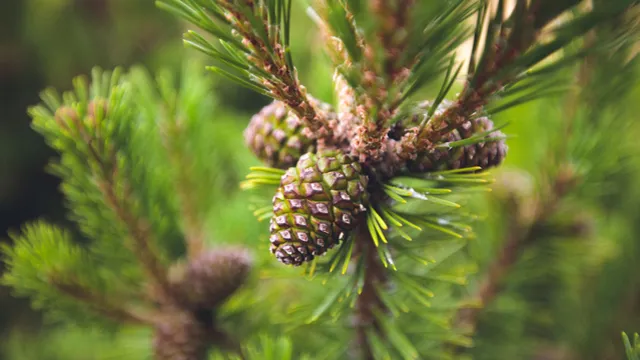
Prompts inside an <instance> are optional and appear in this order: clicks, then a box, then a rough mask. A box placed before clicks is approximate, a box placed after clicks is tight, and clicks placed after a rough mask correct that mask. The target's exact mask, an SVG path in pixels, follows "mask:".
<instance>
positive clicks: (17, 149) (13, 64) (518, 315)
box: [0, 0, 640, 360]
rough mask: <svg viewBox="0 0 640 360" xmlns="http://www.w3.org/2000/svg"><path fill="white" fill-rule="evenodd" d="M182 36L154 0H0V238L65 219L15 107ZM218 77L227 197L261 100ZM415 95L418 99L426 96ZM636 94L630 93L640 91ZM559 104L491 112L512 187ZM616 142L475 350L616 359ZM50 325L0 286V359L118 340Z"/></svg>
mask: <svg viewBox="0 0 640 360" xmlns="http://www.w3.org/2000/svg"><path fill="white" fill-rule="evenodd" d="M295 14H296V15H297V16H294V22H293V27H294V31H292V34H293V39H292V44H293V56H294V60H295V62H296V64H297V67H298V69H299V71H300V77H301V79H302V81H303V83H304V84H305V85H306V86H307V88H308V89H309V91H310V92H311V93H313V94H314V96H315V97H317V98H320V99H322V100H325V101H330V100H331V99H332V96H333V95H332V90H331V76H332V72H331V69H330V68H329V67H328V66H327V63H326V62H325V61H324V55H323V53H322V48H321V43H320V41H319V39H318V38H317V37H316V36H317V35H316V34H315V33H314V31H313V29H312V25H311V22H310V21H309V20H308V19H307V18H306V16H305V15H304V13H303V11H302V9H301V8H297V9H296V12H295ZM184 30H185V24H182V23H180V22H179V21H178V20H176V19H175V18H173V17H172V16H170V15H168V14H166V13H164V12H162V11H160V10H158V9H157V8H156V7H155V6H154V4H153V1H152V0H2V1H0V241H3V242H7V241H10V240H9V239H8V236H7V234H8V232H10V231H17V230H19V229H20V226H21V224H23V223H25V222H27V221H30V220H33V219H37V218H45V219H48V220H50V221H52V222H55V223H59V224H63V225H65V226H73V225H72V224H70V223H68V222H67V221H66V220H65V210H64V207H63V203H62V196H61V194H60V192H59V191H58V188H57V187H58V184H59V183H58V180H57V179H56V178H54V177H52V176H50V175H48V174H47V173H46V172H45V170H44V168H45V165H46V163H47V161H48V160H49V159H50V158H51V157H53V156H55V154H54V153H53V152H52V151H51V150H50V149H48V148H47V147H46V146H45V144H44V141H43V140H42V138H41V137H40V136H39V135H38V134H36V133H35V132H33V131H32V130H31V129H30V127H29V118H28V116H27V114H26V109H27V107H28V106H29V105H33V104H36V103H37V102H38V101H39V99H38V93H39V91H41V90H42V89H43V88H45V87H46V86H53V87H55V88H58V89H61V90H66V89H68V88H69V87H70V84H71V78H72V77H73V76H75V75H78V74H87V73H89V71H90V69H91V68H92V67H93V66H96V65H97V66H101V67H103V68H112V67H114V66H125V67H129V66H132V65H137V64H142V65H145V66H147V67H148V68H149V69H151V70H152V71H153V70H157V69H159V68H172V69H175V70H176V71H177V69H179V68H180V64H181V62H182V61H183V60H184V59H185V57H189V58H194V57H197V56H199V55H198V54H197V53H196V52H195V51H193V50H189V49H184V48H183V46H182V43H181V40H180V38H181V34H182V32H183V31H184ZM612 71H614V70H613V69H612ZM212 76H213V75H212ZM215 81H216V92H215V94H212V96H215V97H216V98H217V100H218V103H219V104H222V105H221V107H222V108H223V109H222V110H223V111H221V112H220V118H216V119H211V120H212V121H217V122H219V123H220V124H221V125H220V126H221V128H220V132H221V133H222V134H226V135H228V142H227V143H226V145H225V146H227V147H228V152H226V153H223V155H220V156H222V157H223V158H224V157H225V156H227V158H228V159H227V160H228V161H236V162H241V164H239V165H238V166H233V167H225V169H227V171H228V172H229V174H228V175H229V178H230V179H231V181H230V185H229V190H228V192H231V193H232V192H234V191H236V189H237V187H236V186H235V185H234V184H235V182H234V181H235V180H239V179H240V178H241V177H242V176H244V173H243V170H242V169H246V167H244V166H245V165H246V164H249V163H250V162H251V161H252V160H251V156H250V154H249V153H248V151H247V150H246V149H245V148H244V147H243V145H242V134H241V132H242V129H243V128H244V126H245V125H246V124H247V122H248V120H249V118H250V116H251V114H253V113H255V112H256V111H257V110H259V109H260V108H261V107H262V106H264V105H265V104H267V103H268V99H266V98H263V97H261V96H258V95H256V94H254V93H253V92H250V91H248V90H245V89H243V88H240V87H238V86H236V85H234V84H232V83H229V82H228V81H225V80H224V79H220V78H216V80H215ZM614 91H615V90H614ZM426 92H427V94H425V95H424V96H428V93H429V90H427V91H426ZM633 98H635V99H640V85H636V89H635V90H634V91H633V94H632V95H631V96H630V99H633ZM561 103H563V101H561V100H559V99H550V100H545V101H541V102H536V103H533V104H530V105H526V106H524V107H520V108H518V109H515V110H512V111H508V112H506V113H504V114H501V115H500V117H499V119H497V120H513V121H511V124H510V126H509V127H508V128H507V130H506V132H507V133H508V134H509V135H510V136H511V137H510V139H509V140H508V143H509V146H510V153H509V156H508V158H507V161H506V164H505V166H504V169H502V170H500V172H504V173H509V174H513V172H514V171H516V173H517V174H519V175H517V176H515V177H514V176H512V175H508V176H507V177H509V179H511V181H512V182H514V181H515V182H516V183H517V184H516V185H523V186H525V187H526V186H527V184H534V185H532V190H531V191H532V192H535V191H536V190H535V188H536V185H535V184H540V183H543V182H540V181H538V180H539V179H540V178H541V177H544V176H546V175H547V173H546V170H548V169H547V168H546V167H545V165H546V163H548V162H550V161H551V159H550V158H549V156H550V155H549V154H550V153H549V151H548V149H549V148H550V147H552V146H555V145H557V142H558V141H562V137H563V136H564V135H561V136H549V133H555V134H556V135H557V133H558V129H560V128H561V126H560V125H558V124H559V123H561V121H560V120H561V119H562V116H565V115H566V114H565V115H563V110H562V105H559V104H561ZM623 106H624V107H625V108H626V109H625V114H627V115H625V116H635V115H628V114H640V102H638V101H625V102H623ZM558 119H560V120H558ZM627 120H628V119H627ZM627 122H628V123H632V122H630V121H627ZM636 123H637V122H636ZM625 126H626V125H625ZM609 130H610V134H608V135H607V137H616V136H620V133H619V132H618V131H620V129H616V128H615V123H613V125H612V127H611V128H610V129H609ZM575 131H578V130H575ZM624 132H625V136H627V137H629V136H630V135H631V136H633V134H637V135H640V131H639V129H638V125H637V124H636V125H633V124H632V125H630V126H627V127H625V130H624ZM226 135H225V136H226ZM221 138H222V137H221V136H216V139H221ZM615 143H616V142H615V141H611V142H609V143H607V144H608V145H607V144H605V146H609V148H606V149H605V151H603V152H602V153H605V154H607V157H603V158H601V159H595V158H594V159H593V161H592V162H593V163H595V164H596V165H602V164H601V163H605V162H606V163H608V164H609V165H611V167H612V168H615V167H616V166H615V164H616V162H617V161H618V159H619V158H620V157H625V159H626V158H629V157H630V156H631V160H625V162H624V163H620V164H621V165H620V166H624V167H625V170H628V171H623V172H619V171H615V173H612V176H611V179H608V180H612V182H610V183H606V182H603V183H601V184H602V185H594V192H597V193H598V195H597V196H595V195H594V196H593V197H589V196H588V195H584V193H583V194H582V195H578V197H579V196H584V197H585V199H582V200H584V201H582V202H581V199H578V200H579V201H578V202H577V203H578V204H581V206H579V207H578V208H580V209H581V211H582V212H585V213H586V215H585V218H586V219H588V220H587V223H588V224H587V225H586V226H588V227H589V229H592V228H595V230H593V229H592V230H590V231H594V232H595V234H596V235H592V236H590V237H589V238H588V239H587V238H586V236H579V237H578V239H571V241H564V242H554V241H556V240H558V239H557V237H556V238H555V240H554V239H551V240H550V239H546V241H547V242H546V243H544V244H543V245H542V246H540V247H538V248H535V249H533V250H531V251H530V252H528V253H526V254H525V256H524V263H523V264H519V265H518V266H519V267H518V269H515V270H513V271H514V277H513V278H512V279H511V280H510V283H509V286H507V288H506V290H505V291H506V294H505V295H503V296H501V297H500V298H499V299H498V301H497V302H496V304H495V305H493V306H492V307H491V308H489V309H488V310H487V312H486V313H485V314H484V315H483V316H484V318H482V319H481V324H480V327H479V330H480V337H479V342H478V344H479V347H478V349H479V350H477V353H475V355H476V357H477V358H484V359H516V358H518V359H519V358H522V357H512V356H513V354H519V353H522V352H519V351H520V350H522V349H519V348H518V347H522V346H526V347H530V348H531V349H533V350H531V351H528V352H527V353H528V354H531V356H530V357H528V358H532V359H538V360H543V359H546V360H556V359H557V360H560V359H576V360H577V359H594V360H600V359H620V358H621V356H622V345H621V342H620V341H619V340H620V338H619V333H620V331H622V330H626V331H631V332H632V331H634V330H635V331H638V330H640V321H639V320H640V317H639V314H640V276H638V275H637V274H638V270H640V250H639V249H638V248H639V247H638V246H636V245H635V243H636V242H637V235H636V234H637V232H636V231H640V225H638V224H640V198H639V197H637V196H640V191H639V190H638V187H640V185H638V184H640V183H639V182H638V180H640V176H637V174H638V171H637V169H638V168H640V161H638V160H637V159H636V158H635V157H633V156H632V155H629V154H632V153H634V152H635V153H640V146H639V145H638V144H636V146H635V148H633V147H632V148H627V147H625V149H624V154H622V155H619V154H617V153H616V151H615V149H613V148H612V147H615V146H616V145H615ZM619 145H620V144H619ZM620 146H621V147H622V145H620ZM625 146H626V145H625ZM620 151H623V150H620ZM225 154H227V155H225ZM218 160H220V159H218ZM222 160H224V159H222ZM629 167H631V168H629ZM596 168H597V166H596ZM598 169H599V168H598ZM618 170H619V169H618ZM603 171H607V170H600V172H599V173H598V174H599V175H598V176H601V175H602V173H603ZM514 179H515V180H514ZM600 192H602V193H603V194H604V195H601V194H600ZM587 198H588V199H587ZM480 202H482V201H480ZM226 206H227V207H226V208H224V209H223V210H221V211H220V214H219V216H224V217H225V218H228V219H234V220H233V221H232V222H231V223H230V225H228V226H227V228H226V229H225V230H224V231H221V233H220V234H218V235H219V236H229V237H232V236H244V237H248V236H253V234H258V233H259V232H260V231H261V229H262V228H260V227H259V226H260V225H259V224H258V223H256V222H255V221H254V219H253V218H252V217H251V216H245V215H246V214H244V213H242V212H243V211H244V212H245V213H248V212H247V211H246V209H244V208H243V203H242V202H241V201H240V200H238V203H237V204H233V203H230V204H228V205H226ZM491 206H495V204H493V205H492V203H490V204H489V205H488V206H486V207H485V208H484V210H485V211H486V213H487V214H489V213H491V211H493V212H494V213H495V214H497V215H499V216H496V217H495V218H492V217H489V219H490V220H488V221H487V222H486V223H485V224H484V225H483V226H481V227H480V228H479V234H478V238H482V237H485V238H489V239H488V240H487V242H486V243H487V244H490V246H487V247H479V246H476V247H472V248H471V251H472V252H475V255H476V257H477V258H478V259H479V260H480V267H481V268H482V266H485V265H486V264H488V263H489V262H490V260H491V258H492V254H494V253H495V251H496V250H495V249H496V248H498V247H499V244H500V238H501V236H502V231H503V230H504V221H507V220H505V216H504V214H502V213H501V211H502V209H498V210H496V209H493V210H492V208H491ZM481 208H482V206H481ZM575 209H576V207H574V208H571V210H567V212H574V211H575ZM238 219H240V220H238ZM574 237H575V236H574ZM580 241H582V242H580ZM578 257H579V258H580V259H581V260H580V262H579V263H578V262H577V261H576V258H578ZM573 261H576V262H575V263H574V262H573ZM0 269H1V265H0ZM587 270H588V271H587ZM0 271H1V270H0ZM569 285H571V286H575V288H569V287H570V286H569ZM524 309H526V310H524ZM58 329H59V327H58V326H57V325H52V324H47V323H46V322H43V319H42V316H41V315H40V314H39V313H38V312H34V311H33V310H31V309H30V306H29V304H28V301H27V300H26V299H16V298H13V297H12V296H11V295H10V291H9V289H6V288H3V287H0V359H2V360H5V359H6V360H31V359H34V360H35V359H50V360H62V359H65V360H67V359H78V360H85V359H88V360H90V359H97V358H102V357H97V356H96V355H95V354H96V353H100V352H102V351H107V350H106V349H108V348H110V347H117V346H118V345H114V344H117V342H116V340H113V339H111V340H106V339H105V338H103V337H101V335H99V334H95V333H91V332H83V331H80V330H70V329H67V328H65V329H64V330H63V331H60V330H58ZM132 338H134V336H132ZM523 339H529V340H528V341H523ZM126 346H129V347H131V346H133V347H135V345H131V344H128V345H126ZM116 358H118V357H116Z"/></svg>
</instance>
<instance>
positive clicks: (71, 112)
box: [54, 106, 79, 129]
mask: <svg viewBox="0 0 640 360" xmlns="http://www.w3.org/2000/svg"><path fill="white" fill-rule="evenodd" d="M54 119H55V121H56V123H58V125H59V126H60V127H63V128H65V129H69V128H70V127H71V126H73V125H71V124H76V125H77V124H78V119H79V117H78V112H77V111H76V110H75V109H74V108H72V107H71V106H62V107H60V108H58V110H56V113H55V114H54Z"/></svg>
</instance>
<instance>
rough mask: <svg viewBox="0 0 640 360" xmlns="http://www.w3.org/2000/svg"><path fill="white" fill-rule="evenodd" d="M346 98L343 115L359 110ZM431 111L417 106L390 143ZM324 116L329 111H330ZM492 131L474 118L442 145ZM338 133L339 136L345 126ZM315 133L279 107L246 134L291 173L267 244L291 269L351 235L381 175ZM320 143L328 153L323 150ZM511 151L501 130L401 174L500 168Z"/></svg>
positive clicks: (439, 151) (435, 153) (425, 157)
mask: <svg viewBox="0 0 640 360" xmlns="http://www.w3.org/2000/svg"><path fill="white" fill-rule="evenodd" d="M349 98H350V97H349ZM342 100H344V101H346V102H345V103H343V102H342ZM347 100H349V99H340V101H339V103H340V106H339V110H341V111H344V112H345V113H347V112H349V111H350V110H349V109H350V108H351V107H352V105H353V104H351V103H347V102H348V101H347ZM318 104H319V102H317V101H316V100H314V106H321V105H318ZM450 105H451V104H450V103H448V102H446V101H445V102H443V103H442V104H441V105H440V106H439V108H438V109H437V111H436V113H438V112H442V111H445V110H446V108H447V107H448V106H450ZM429 106H430V104H429V103H428V102H424V103H421V104H418V106H417V107H415V110H414V111H413V114H410V115H409V116H407V117H406V118H405V119H403V120H401V121H399V122H398V123H396V124H395V125H394V126H393V128H392V129H391V130H390V131H389V133H388V135H387V136H388V139H389V140H390V141H393V140H398V139H400V138H401V137H402V136H403V134H404V133H405V132H406V131H407V130H409V129H411V128H416V127H417V126H418V125H419V124H420V121H422V119H423V118H424V115H425V114H426V112H427V111H428V109H429ZM323 110H327V111H329V110H328V108H327V107H326V106H325V107H324V108H323ZM341 114H342V112H341V113H340V114H339V115H338V118H340V119H342V120H344V114H342V115H341ZM334 115H335V114H334ZM354 116H355V115H354ZM338 125H339V124H338ZM492 129H493V122H492V121H491V120H490V119H489V118H487V117H481V118H476V119H470V120H468V121H466V122H465V123H464V124H463V125H462V126H461V127H460V128H458V129H455V130H454V131H452V132H450V133H449V134H448V135H447V137H446V138H445V139H442V142H443V143H450V142H454V141H459V140H463V139H469V138H471V137H472V136H474V135H476V134H478V133H483V132H488V131H490V130H492ZM333 130H334V131H338V132H339V133H340V131H339V130H340V128H339V126H338V127H336V128H334V129H333ZM342 133H346V132H344V131H343V132H342ZM309 134H310V133H309V129H308V128H306V127H305V126H304V124H303V123H302V122H301V121H300V119H298V118H297V117H296V116H295V115H293V114H290V113H289V112H288V110H287V107H286V106H285V105H284V104H283V103H281V102H278V101H275V102H273V103H271V104H269V105H268V106H266V107H265V108H263V109H262V110H261V111H260V112H259V113H258V114H256V115H255V116H254V117H253V118H252V120H251V123H250V124H249V126H248V128H247V130H246V131H245V139H246V142H247V144H248V145H249V147H250V148H251V150H252V151H253V152H254V153H255V154H256V155H257V156H258V157H259V158H260V159H261V160H262V161H263V162H265V163H266V164H268V165H271V166H272V167H277V168H281V169H288V170H287V171H286V173H285V175H283V176H282V178H281V179H280V186H279V187H278V189H277V190H276V194H275V196H274V197H273V214H274V215H273V217H272V218H271V222H270V233H271V235H270V238H269V239H270V242H271V246H270V250H271V252H272V253H273V254H274V255H275V257H276V258H277V259H278V260H279V261H280V262H282V263H284V264H287V265H295V266H297V265H301V264H302V263H304V262H306V261H310V260H313V259H314V258H315V257H316V256H319V255H322V254H325V253H326V252H327V251H328V250H329V249H331V248H332V247H334V246H335V245H337V244H339V243H340V242H341V240H343V239H344V238H345V237H346V236H348V234H349V233H350V231H352V230H353V229H354V228H355V227H356V226H357V225H358V220H359V218H360V216H358V215H359V214H360V213H361V212H363V211H365V210H366V207H367V205H368V201H369V194H368V189H367V188H368V185H369V178H368V176H367V175H366V174H371V173H375V169H373V172H370V171H369V170H372V169H368V170H367V172H366V173H365V169H363V168H362V165H361V164H360V163H359V162H358V161H356V160H355V159H354V158H352V157H350V156H349V155H347V154H349V149H348V146H349V144H342V143H340V142H337V144H341V145H336V146H338V147H340V148H339V149H336V148H333V147H331V146H329V147H327V144H326V143H324V145H322V144H323V143H316V141H315V139H312V138H311V137H309ZM338 135H339V134H338ZM338 135H336V136H338ZM329 143H331V142H329ZM318 144H320V145H321V146H320V147H321V148H322V147H324V148H322V149H321V150H320V151H318ZM343 145H344V146H343ZM351 145H352V144H351ZM332 146H333V145H332ZM506 153H507V146H506V144H505V142H504V139H503V134H502V132H500V131H495V132H491V133H490V134H488V135H487V136H486V137H485V138H484V139H483V141H482V142H479V143H475V144H470V145H466V146H456V147H450V148H442V147H438V148H436V149H434V150H429V151H424V152H420V153H417V154H415V158H413V159H412V160H410V161H408V162H406V163H405V164H402V166H401V168H402V169H406V170H409V171H411V172H429V171H438V170H451V169H459V168H467V167H475V166H479V167H481V168H483V169H486V168H490V167H493V166H498V165H499V164H500V163H501V162H502V161H503V160H504V158H505V156H506ZM382 165H384V164H382ZM382 165H381V166H382ZM389 168H392V169H393V168H395V169H397V168H398V167H396V166H391V167H389Z"/></svg>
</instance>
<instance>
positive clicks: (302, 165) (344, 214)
mask: <svg viewBox="0 0 640 360" xmlns="http://www.w3.org/2000/svg"><path fill="white" fill-rule="evenodd" d="M367 183H368V178H367V177H366V176H365V175H364V174H363V173H362V168H361V167H360V164H359V163H357V162H355V161H354V160H353V159H351V158H350V157H348V156H346V155H344V154H342V153H341V152H339V151H333V150H332V151H325V152H322V153H320V154H317V155H315V154H311V153H307V154H305V155H303V156H302V157H301V158H300V160H299V161H298V164H297V165H296V167H292V168H290V169H289V170H288V171H287V173H286V174H285V175H283V176H282V179H281V181H280V187H279V188H278V190H277V192H276V195H275V196H274V197H273V212H274V216H273V218H272V219H271V237H270V241H271V252H272V253H273V254H275V256H276V258H278V260H279V261H281V262H283V263H285V264H288V265H296V266H297V265H300V264H302V263H303V262H304V261H309V260H312V259H313V258H314V255H322V254H324V253H325V252H326V251H327V250H328V249H331V248H332V247H333V246H335V245H336V244H338V243H339V242H340V240H342V239H343V238H344V237H345V236H346V235H347V234H348V232H349V231H350V230H352V229H353V228H354V227H355V226H356V225H357V224H356V221H357V215H358V214H359V213H360V212H362V211H364V209H365V206H366V205H367V202H368V193H367V190H366V189H367Z"/></svg>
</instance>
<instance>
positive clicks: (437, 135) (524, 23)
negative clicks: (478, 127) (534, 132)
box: [399, 0, 634, 158]
mask: <svg viewBox="0 0 640 360" xmlns="http://www.w3.org/2000/svg"><path fill="white" fill-rule="evenodd" d="M578 3H579V1H576V0H567V1H560V2H556V1H550V0H537V1H533V2H531V3H530V4H528V3H527V2H525V1H518V2H516V6H515V8H514V9H513V11H512V12H511V14H510V15H509V16H508V17H507V16H506V6H505V4H504V1H502V0H500V1H498V5H497V10H496V11H495V13H494V15H493V16H492V17H491V19H490V21H489V23H488V24H487V25H486V31H482V30H481V29H482V28H483V27H484V24H483V22H482V17H481V16H479V17H478V20H477V24H476V31H475V36H474V46H473V48H472V51H473V52H475V51H476V47H477V44H478V43H479V39H480V37H481V36H483V34H485V35H484V36H486V40H485V45H484V48H483V49H482V51H481V52H480V54H481V55H480V56H479V58H477V59H476V54H475V53H472V54H471V61H470V67H469V68H470V74H469V78H468V80H467V82H466V84H465V87H464V89H463V91H462V92H461V94H460V96H459V97H458V98H457V100H456V101H455V103H454V104H453V105H452V106H451V107H449V108H448V109H447V110H446V111H444V112H443V113H441V114H438V115H436V116H433V117H432V118H431V119H429V121H428V122H427V123H426V126H425V127H424V128H421V129H420V131H419V132H417V133H410V134H408V135H407V136H406V137H405V138H404V139H403V141H402V142H403V143H405V145H402V146H401V147H400V150H399V151H400V156H401V157H403V158H411V157H412V156H413V155H412V154H411V153H409V152H408V151H409V150H410V149H424V150H426V151H428V150H429V149H433V147H434V144H436V143H437V142H438V141H440V139H442V138H443V137H444V136H445V135H446V134H448V133H449V132H451V131H453V130H454V129H456V128H458V127H460V125H461V124H462V123H464V122H465V121H466V120H468V119H469V118H471V117H473V116H477V115H478V114H481V113H482V112H483V108H484V107H485V106H486V105H487V104H489V103H490V102H492V101H493V99H495V96H496V95H498V94H500V93H501V91H503V90H505V89H507V88H508V87H509V86H512V85H513V84H515V83H516V82H519V81H521V80H522V79H525V78H526V77H527V73H526V72H527V71H528V69H530V68H532V67H534V66H536V65H537V64H539V63H540V62H542V61H543V60H544V59H546V58H548V57H549V56H551V55H552V54H554V53H556V52H558V51H560V50H561V49H564V48H565V47H567V45H568V44H570V43H571V42H573V41H574V40H576V39H578V38H580V37H581V36H582V35H584V34H585V33H586V32H587V31H588V30H589V29H592V28H594V27H595V26H597V25H600V24H601V23H603V22H604V21H607V20H610V19H611V18H613V17H615V16H617V15H618V14H620V13H622V12H623V11H625V10H626V9H627V8H628V7H630V6H633V4H634V1H631V0H629V1H617V2H615V4H611V6H610V7H608V8H607V9H601V10H599V11H587V12H584V13H582V14H580V15H577V16H575V17H574V18H572V19H571V20H568V21H566V22H564V23H562V24H561V25H557V26H555V27H554V28H553V29H552V31H549V32H548V31H546V28H547V26H548V25H549V24H550V23H551V22H552V21H553V20H555V19H556V18H558V17H559V16H560V15H562V14H564V13H565V12H566V11H568V10H569V9H572V8H573V7H574V6H576V4H578ZM480 15H481V14H480ZM543 30H544V31H543ZM547 37H551V39H549V40H547V41H545V42H542V41H543V40H544V39H546V38H547ZM599 45H601V44H599ZM593 47H594V48H597V46H595V45H594V46H593ZM582 56H584V53H577V54H575V55H574V56H566V60H564V61H563V60H559V61H555V62H552V63H551V64H549V65H546V66H545V67H544V68H543V69H541V70H538V71H540V72H545V71H550V72H557V71H558V70H559V69H562V68H564V67H566V66H567V65H569V64H571V63H572V62H573V61H575V60H576V59H578V58H580V57H582ZM535 98H537V97H529V98H528V99H526V98H523V100H524V101H526V100H531V99H535ZM520 103H522V101H518V102H514V103H513V104H511V106H513V105H515V104H520Z"/></svg>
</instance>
